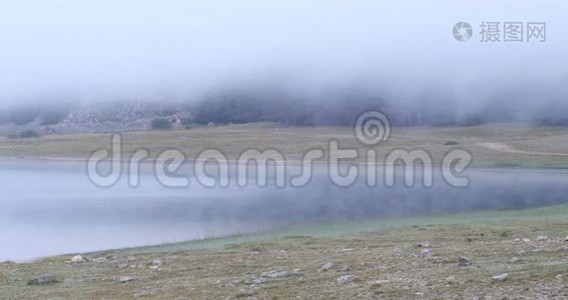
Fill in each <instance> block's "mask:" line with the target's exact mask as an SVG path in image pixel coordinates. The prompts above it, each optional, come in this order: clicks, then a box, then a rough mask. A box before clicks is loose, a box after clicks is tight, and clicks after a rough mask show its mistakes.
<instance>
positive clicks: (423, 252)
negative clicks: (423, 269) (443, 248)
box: [420, 248, 434, 257]
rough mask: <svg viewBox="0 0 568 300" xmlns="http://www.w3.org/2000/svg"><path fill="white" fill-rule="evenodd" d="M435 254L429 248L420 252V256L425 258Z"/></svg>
mask: <svg viewBox="0 0 568 300" xmlns="http://www.w3.org/2000/svg"><path fill="white" fill-rule="evenodd" d="M433 253H434V251H433V250H432V249H429V248H426V249H423V250H422V251H420V255H421V256H423V257H424V256H428V255H431V254H433Z"/></svg>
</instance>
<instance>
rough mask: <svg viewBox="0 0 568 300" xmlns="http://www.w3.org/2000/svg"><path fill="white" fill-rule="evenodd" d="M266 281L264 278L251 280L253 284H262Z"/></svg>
mask: <svg viewBox="0 0 568 300" xmlns="http://www.w3.org/2000/svg"><path fill="white" fill-rule="evenodd" d="M267 281H268V280H267V279H266V278H264V277H259V278H255V279H253V280H252V283H253V284H263V283H266V282H267Z"/></svg>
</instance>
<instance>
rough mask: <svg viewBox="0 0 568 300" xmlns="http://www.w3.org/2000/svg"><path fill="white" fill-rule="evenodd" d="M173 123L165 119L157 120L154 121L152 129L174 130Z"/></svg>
mask: <svg viewBox="0 0 568 300" xmlns="http://www.w3.org/2000/svg"><path fill="white" fill-rule="evenodd" d="M172 128H173V126H172V122H171V121H170V120H168V119H165V118H156V119H154V120H153V121H152V129H157V130H167V129H172Z"/></svg>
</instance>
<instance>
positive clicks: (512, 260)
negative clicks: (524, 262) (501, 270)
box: [509, 256, 521, 264]
mask: <svg viewBox="0 0 568 300" xmlns="http://www.w3.org/2000/svg"><path fill="white" fill-rule="evenodd" d="M519 261H521V259H520V258H518V257H516V256H513V258H511V260H509V262H510V263H512V264H514V263H516V262H519Z"/></svg>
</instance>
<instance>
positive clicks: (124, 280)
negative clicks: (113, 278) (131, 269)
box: [118, 276, 134, 283]
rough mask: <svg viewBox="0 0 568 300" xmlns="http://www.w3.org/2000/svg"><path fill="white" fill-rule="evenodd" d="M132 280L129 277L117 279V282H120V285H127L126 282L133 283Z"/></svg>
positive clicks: (132, 278)
mask: <svg viewBox="0 0 568 300" xmlns="http://www.w3.org/2000/svg"><path fill="white" fill-rule="evenodd" d="M133 280H134V277H130V276H120V277H118V282H120V283H127V282H130V281H133Z"/></svg>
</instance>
